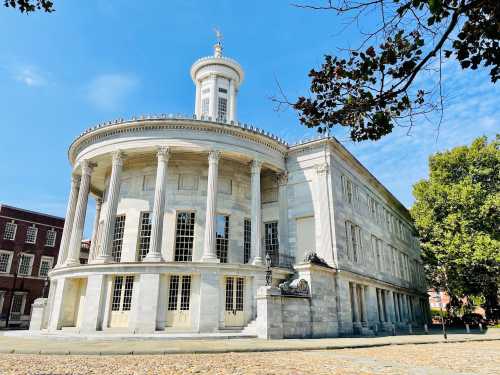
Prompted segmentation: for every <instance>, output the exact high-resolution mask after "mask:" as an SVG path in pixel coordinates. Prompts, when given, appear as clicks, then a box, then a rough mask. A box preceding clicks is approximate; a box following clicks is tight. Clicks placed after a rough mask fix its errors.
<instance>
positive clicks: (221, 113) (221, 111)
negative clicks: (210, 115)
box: [217, 98, 227, 122]
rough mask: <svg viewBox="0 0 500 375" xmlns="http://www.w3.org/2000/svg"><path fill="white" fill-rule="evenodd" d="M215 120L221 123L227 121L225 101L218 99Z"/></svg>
mask: <svg viewBox="0 0 500 375" xmlns="http://www.w3.org/2000/svg"><path fill="white" fill-rule="evenodd" d="M218 99H219V100H218V107H217V108H218V109H217V120H219V121H221V122H226V121H227V99H226V98H218Z"/></svg>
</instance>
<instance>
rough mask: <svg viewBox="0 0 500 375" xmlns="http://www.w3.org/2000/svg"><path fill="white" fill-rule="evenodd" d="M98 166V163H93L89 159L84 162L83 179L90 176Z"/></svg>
mask: <svg viewBox="0 0 500 375" xmlns="http://www.w3.org/2000/svg"><path fill="white" fill-rule="evenodd" d="M96 165H97V164H96V163H92V162H90V161H89V160H87V159H85V160H82V163H81V168H82V177H83V176H90V175H91V174H92V171H93V170H94V167H95V166H96ZM80 183H81V177H80Z"/></svg>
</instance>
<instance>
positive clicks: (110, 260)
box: [92, 255, 114, 264]
mask: <svg viewBox="0 0 500 375" xmlns="http://www.w3.org/2000/svg"><path fill="white" fill-rule="evenodd" d="M113 262H114V259H113V257H112V256H111V255H108V256H98V257H96V258H95V259H94V260H93V261H92V263H93V264H102V263H113Z"/></svg>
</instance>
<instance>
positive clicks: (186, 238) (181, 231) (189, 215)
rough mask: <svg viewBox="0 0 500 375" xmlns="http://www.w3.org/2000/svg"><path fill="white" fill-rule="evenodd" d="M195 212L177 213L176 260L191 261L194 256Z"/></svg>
mask: <svg viewBox="0 0 500 375" xmlns="http://www.w3.org/2000/svg"><path fill="white" fill-rule="evenodd" d="M194 220H195V214H194V212H179V213H177V226H176V232H175V257H174V260H175V261H176V262H191V261H192V258H193V242H194Z"/></svg>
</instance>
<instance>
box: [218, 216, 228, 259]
mask: <svg viewBox="0 0 500 375" xmlns="http://www.w3.org/2000/svg"><path fill="white" fill-rule="evenodd" d="M219 217H223V218H225V223H224V237H217V225H218V220H219ZM230 222H231V217H230V215H227V214H224V213H218V214H216V215H215V253H216V255H217V258H218V259H219V260H220V262H221V263H228V262H229V237H230Z"/></svg>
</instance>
